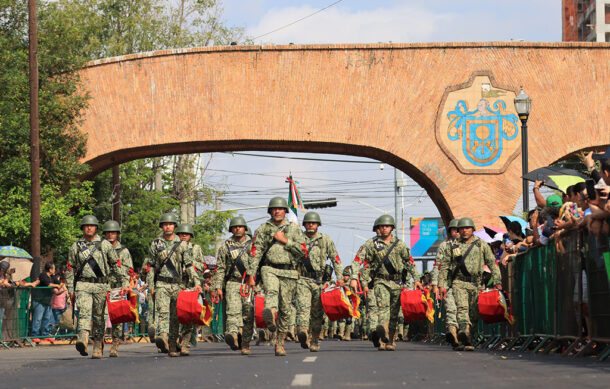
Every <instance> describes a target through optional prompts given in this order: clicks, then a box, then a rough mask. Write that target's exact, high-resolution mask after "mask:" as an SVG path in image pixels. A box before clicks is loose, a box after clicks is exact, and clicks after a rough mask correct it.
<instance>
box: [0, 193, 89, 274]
mask: <svg viewBox="0 0 610 389" xmlns="http://www.w3.org/2000/svg"><path fill="white" fill-rule="evenodd" d="M29 184H30V183H29V182H24V183H23V185H20V186H16V187H14V188H11V189H10V190H9V191H8V192H7V193H6V196H5V198H4V201H2V202H0V236H2V237H3V240H4V241H5V242H4V243H6V244H9V243H11V242H12V243H13V244H14V245H16V246H18V247H28V246H29V233H30V210H29V207H28V204H29V201H30V190H29V188H30V186H29ZM58 193H59V188H58V187H56V186H53V185H45V186H43V187H42V189H41V193H40V197H41V203H40V230H41V241H42V242H43V244H44V246H43V247H44V249H45V251H51V250H53V251H54V254H55V255H54V256H55V258H59V261H58V262H59V263H64V262H65V259H66V256H67V252H68V249H69V247H70V245H71V244H72V243H73V242H74V241H76V237H77V236H78V235H80V230H79V223H78V222H79V220H80V218H81V217H82V216H83V215H84V214H85V213H88V208H89V207H90V206H91V202H92V201H93V198H92V197H91V194H92V187H91V183H90V182H85V183H83V185H81V186H79V187H77V188H71V189H69V190H68V191H67V192H66V193H65V194H60V195H58Z"/></svg>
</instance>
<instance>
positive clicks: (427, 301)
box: [400, 289, 434, 323]
mask: <svg viewBox="0 0 610 389" xmlns="http://www.w3.org/2000/svg"><path fill="white" fill-rule="evenodd" d="M400 306H401V307H402V314H403V316H404V317H405V323H411V322H414V321H422V320H429V321H431V322H433V321H434V301H433V300H432V299H431V298H430V295H429V293H428V292H426V293H424V292H423V291H421V290H419V289H415V290H408V289H403V290H402V292H400Z"/></svg>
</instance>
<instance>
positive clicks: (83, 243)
mask: <svg viewBox="0 0 610 389" xmlns="http://www.w3.org/2000/svg"><path fill="white" fill-rule="evenodd" d="M98 225H99V222H98V220H97V218H96V217H95V216H93V215H85V216H84V217H83V218H82V220H81V222H80V228H81V230H82V231H83V236H82V237H81V238H80V239H78V240H77V241H76V242H75V243H74V244H72V246H71V247H70V251H69V252H68V266H67V268H68V270H67V272H66V283H67V284H68V292H69V293H70V298H71V299H72V306H74V301H75V299H77V300H78V311H79V314H78V328H79V333H78V340H77V341H76V350H78V352H79V353H80V354H81V355H83V356H86V355H88V349H87V343H88V342H89V332H90V331H91V332H92V334H93V354H92V355H91V358H94V359H100V358H102V347H103V341H104V329H105V323H104V307H105V304H106V294H107V293H108V290H109V287H110V285H109V283H108V282H109V280H108V277H109V276H112V277H113V278H114V279H115V280H117V281H118V280H120V286H121V288H122V289H123V291H125V292H127V291H129V277H128V276H127V273H126V272H124V271H123V268H122V267H121V263H120V261H119V258H118V256H117V253H116V251H115V249H114V247H112V245H111V244H110V243H109V242H108V241H105V240H102V238H100V236H99V235H97V234H96V232H97V228H98ZM92 321H93V328H92V326H91V322H92Z"/></svg>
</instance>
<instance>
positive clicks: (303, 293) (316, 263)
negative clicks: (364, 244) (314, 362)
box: [296, 232, 343, 351]
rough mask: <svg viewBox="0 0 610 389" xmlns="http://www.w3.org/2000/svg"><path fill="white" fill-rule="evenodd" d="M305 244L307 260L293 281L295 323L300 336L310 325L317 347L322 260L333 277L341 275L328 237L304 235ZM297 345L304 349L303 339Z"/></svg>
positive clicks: (340, 268)
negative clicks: (329, 262)
mask: <svg viewBox="0 0 610 389" xmlns="http://www.w3.org/2000/svg"><path fill="white" fill-rule="evenodd" d="M305 243H306V245H307V253H308V254H307V255H308V257H307V259H305V260H304V261H303V262H301V263H300V264H299V267H298V269H299V274H300V277H299V280H298V281H297V298H296V310H297V318H296V324H297V326H298V327H299V328H300V329H299V331H298V332H299V333H300V334H307V333H308V327H310V326H311V333H312V339H311V340H312V344H314V345H317V344H318V338H319V335H320V331H322V320H323V314H324V310H323V309H322V300H321V299H320V294H321V291H322V288H323V287H324V282H323V281H322V277H323V275H324V270H325V268H326V261H327V260H328V259H329V258H330V260H331V262H332V265H333V267H334V270H335V274H336V275H337V277H341V275H342V274H343V267H342V266H341V259H340V258H339V254H338V253H337V249H336V248H335V244H334V243H333V241H332V239H331V238H330V237H329V236H328V235H325V234H322V233H319V232H317V233H316V234H315V235H314V236H313V237H309V236H307V235H305ZM306 263H308V264H307V265H306ZM309 264H310V265H311V267H310V268H309ZM300 340H301V339H300ZM301 346H302V347H303V348H307V347H308V343H307V339H306V338H305V339H302V340H301ZM312 351H317V350H313V349H312Z"/></svg>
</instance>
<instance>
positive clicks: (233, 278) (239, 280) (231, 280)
mask: <svg viewBox="0 0 610 389" xmlns="http://www.w3.org/2000/svg"><path fill="white" fill-rule="evenodd" d="M229 281H230V282H237V283H240V284H241V277H236V276H233V277H229V279H228V280H227V282H229Z"/></svg>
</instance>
